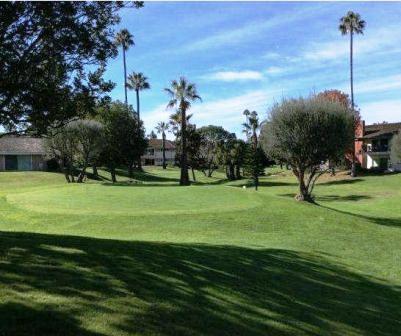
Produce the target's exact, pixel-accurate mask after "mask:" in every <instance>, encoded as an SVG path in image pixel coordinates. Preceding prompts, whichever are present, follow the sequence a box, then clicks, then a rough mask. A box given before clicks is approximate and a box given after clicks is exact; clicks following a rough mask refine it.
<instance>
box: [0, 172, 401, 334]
mask: <svg viewBox="0 0 401 336" xmlns="http://www.w3.org/2000/svg"><path fill="white" fill-rule="evenodd" d="M271 171H272V172H273V173H274V174H273V175H269V176H266V177H264V178H262V180H261V185H262V186H261V188H260V190H259V191H258V192H255V191H254V190H253V189H252V188H246V189H243V188H242V186H243V185H244V184H245V183H246V181H237V182H227V181H225V180H224V178H223V175H221V174H220V173H218V172H217V173H216V174H215V176H214V177H213V178H205V177H203V176H201V174H200V173H197V177H198V181H197V182H196V184H194V185H192V186H190V187H178V186H177V181H178V170H177V169H173V168H169V169H168V170H166V171H163V170H162V169H159V168H149V169H147V170H146V173H143V174H137V175H136V178H135V180H134V181H131V180H129V179H128V178H127V177H126V176H123V175H124V172H120V174H121V175H120V176H119V183H117V184H116V185H112V184H111V183H110V182H109V181H108V180H107V179H106V178H108V175H107V173H106V172H104V171H102V172H101V175H102V176H103V177H104V178H102V179H101V180H98V181H95V180H89V181H87V183H85V184H70V185H68V184H66V183H65V181H64V177H63V176H61V175H59V174H55V173H40V172H26V173H20V172H15V173H11V172H10V173H0V335H1V336H3V335H17V336H18V335H30V336H31V335H70V336H73V335H87V336H95V335H97V336H100V335H166V336H173V335H197V336H198V335H260V336H262V335H263V336H265V335H341V336H343V335H375V336H376V335H379V336H380V335H382V336H384V335H400V334H401V174H399V175H386V176H366V177H358V178H356V179H350V178H348V177H347V176H345V175H340V176H337V177H334V178H330V177H325V178H322V181H321V182H320V183H319V184H318V185H317V186H316V188H315V194H316V201H317V204H316V205H312V204H301V203H297V202H296V201H294V199H293V196H294V194H295V193H296V191H297V185H296V183H295V180H294V178H293V177H292V176H291V175H289V174H288V173H286V172H281V171H280V170H279V169H274V170H271Z"/></svg>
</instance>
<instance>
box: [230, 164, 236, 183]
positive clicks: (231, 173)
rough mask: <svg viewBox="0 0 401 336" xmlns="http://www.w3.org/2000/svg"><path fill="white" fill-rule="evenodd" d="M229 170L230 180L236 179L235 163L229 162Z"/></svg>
mask: <svg viewBox="0 0 401 336" xmlns="http://www.w3.org/2000/svg"><path fill="white" fill-rule="evenodd" d="M228 169H229V170H228V171H229V177H228V179H229V180H231V181H232V180H235V172H234V165H233V164H232V163H230V164H229V166H228Z"/></svg>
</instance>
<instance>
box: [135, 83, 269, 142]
mask: <svg viewBox="0 0 401 336" xmlns="http://www.w3.org/2000/svg"><path fill="white" fill-rule="evenodd" d="M273 93H274V92H271V91H270V92H269V91H264V90H257V91H251V92H247V93H245V94H242V95H240V96H234V97H229V98H225V99H219V100H214V101H209V102H203V103H196V104H194V105H193V107H192V108H191V110H190V111H189V113H193V118H192V121H193V122H194V123H195V124H196V125H197V126H204V125H209V124H213V125H220V126H223V127H224V128H226V129H227V130H230V131H235V130H236V129H238V127H240V125H241V123H242V122H243V115H242V112H243V111H244V110H245V109H250V110H256V111H258V112H259V115H260V117H261V118H264V117H265V115H266V111H267V108H268V107H269V105H270V104H271V102H272V97H273ZM172 112H173V111H171V110H166V105H159V106H157V107H156V108H155V109H153V110H152V111H149V112H144V113H143V114H142V118H143V120H144V122H145V126H146V129H147V131H148V132H150V131H151V130H152V129H153V128H154V127H155V126H156V124H157V123H158V122H159V121H167V120H168V118H169V116H170V114H171V113H172ZM238 135H239V134H238ZM170 138H171V135H170Z"/></svg>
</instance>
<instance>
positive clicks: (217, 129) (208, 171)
mask: <svg viewBox="0 0 401 336" xmlns="http://www.w3.org/2000/svg"><path fill="white" fill-rule="evenodd" d="M197 131H198V133H199V135H200V146H199V154H198V157H199V168H200V169H201V170H202V172H203V173H204V174H205V176H207V177H212V174H213V172H214V171H215V170H216V169H217V167H218V164H219V162H218V161H219V160H218V154H219V147H220V146H224V144H225V143H226V142H229V141H230V140H233V139H235V134H233V133H230V132H228V131H226V130H225V129H224V128H223V127H221V126H214V125H208V126H203V127H200V128H198V130H197Z"/></svg>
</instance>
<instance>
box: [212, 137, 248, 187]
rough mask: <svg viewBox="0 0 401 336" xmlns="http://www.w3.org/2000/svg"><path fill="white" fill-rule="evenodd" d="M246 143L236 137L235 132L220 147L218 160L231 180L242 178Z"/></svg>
mask: <svg viewBox="0 0 401 336" xmlns="http://www.w3.org/2000/svg"><path fill="white" fill-rule="evenodd" d="M246 149H247V146H246V143H245V141H243V140H241V139H236V137H235V134H233V136H232V137H231V138H229V139H227V141H224V142H223V143H221V144H220V145H219V147H218V162H219V164H220V165H223V166H224V167H225V171H226V176H227V179H229V180H240V179H241V178H242V176H241V168H243V166H244V163H245V154H246Z"/></svg>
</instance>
